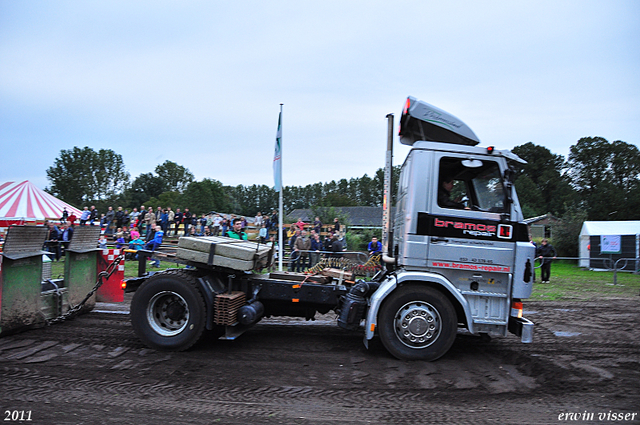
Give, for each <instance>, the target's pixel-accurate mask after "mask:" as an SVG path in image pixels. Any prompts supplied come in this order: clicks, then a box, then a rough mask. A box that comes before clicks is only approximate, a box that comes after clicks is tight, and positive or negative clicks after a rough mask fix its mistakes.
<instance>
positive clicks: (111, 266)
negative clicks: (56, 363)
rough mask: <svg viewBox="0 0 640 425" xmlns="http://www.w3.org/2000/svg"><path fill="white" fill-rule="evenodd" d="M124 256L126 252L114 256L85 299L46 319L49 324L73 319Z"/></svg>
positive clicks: (99, 274)
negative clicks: (62, 312) (59, 314)
mask: <svg viewBox="0 0 640 425" xmlns="http://www.w3.org/2000/svg"><path fill="white" fill-rule="evenodd" d="M123 258H124V254H120V255H118V256H117V257H116V258H114V260H113V261H112V262H111V264H109V266H108V267H107V268H106V270H103V271H101V272H100V273H98V280H97V282H96V284H95V285H94V286H93V289H91V291H89V293H88V294H87V295H86V296H85V297H84V299H83V300H82V301H80V303H78V304H77V305H75V306H73V307H71V308H70V309H69V311H67V312H66V313H65V314H63V315H61V316H58V317H55V318H53V319H47V320H46V324H47V326H48V325H53V324H54V323H59V322H64V321H65V320H67V319H72V318H73V317H74V316H75V315H76V314H78V312H79V311H80V310H82V307H84V304H85V303H86V302H87V300H88V299H89V298H91V296H92V295H93V294H95V293H96V291H97V290H98V289H99V288H100V287H101V286H102V284H103V283H104V281H105V280H107V279H109V278H110V277H111V275H112V274H113V272H115V271H116V270H117V269H118V265H119V264H120V262H121V261H122V259H123Z"/></svg>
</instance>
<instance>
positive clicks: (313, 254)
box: [45, 205, 377, 271]
mask: <svg viewBox="0 0 640 425" xmlns="http://www.w3.org/2000/svg"><path fill="white" fill-rule="evenodd" d="M76 222H77V223H76ZM46 225H47V226H48V227H49V235H48V237H47V243H46V244H45V248H46V249H47V250H49V252H51V253H52V256H53V258H54V259H55V260H59V259H60V256H61V254H62V252H63V250H64V247H65V244H68V242H69V241H70V240H71V238H72V237H73V230H74V227H75V226H77V225H80V226H97V225H99V226H101V229H102V232H101V236H100V240H99V243H98V245H99V247H101V248H106V247H107V246H115V247H116V248H129V249H132V250H136V251H137V250H140V249H143V248H145V249H148V250H151V251H154V250H156V249H157V248H158V247H159V246H160V244H162V242H163V240H164V238H165V237H170V236H172V235H173V236H174V237H175V236H179V234H180V235H182V236H227V237H231V238H235V239H241V240H247V239H248V234H247V227H248V226H249V222H248V221H247V219H246V218H245V217H243V216H236V215H235V214H220V213H215V212H210V213H208V214H201V215H200V216H198V215H197V214H194V213H192V212H191V211H190V210H189V208H185V209H184V211H182V210H181V209H180V208H177V209H176V210H175V211H174V210H173V209H172V208H171V207H167V208H162V207H156V209H155V210H154V209H153V208H152V207H148V208H147V207H145V206H144V205H143V206H141V207H140V209H138V208H133V209H132V210H131V211H129V210H128V209H124V208H123V207H117V209H115V210H114V208H113V207H111V206H110V207H108V209H107V211H106V213H103V214H99V213H98V210H97V209H96V207H95V206H93V205H92V206H91V207H84V208H83V211H82V214H81V215H80V217H79V218H78V217H76V216H75V215H73V214H71V215H69V214H68V213H67V211H66V209H65V210H64V211H63V216H62V217H61V219H60V224H59V225H58V224H56V223H53V222H47V223H46ZM252 226H253V228H255V229H258V234H257V238H258V240H259V241H260V243H263V244H264V243H270V244H273V243H275V241H274V239H275V238H274V236H273V234H274V232H277V229H278V214H277V211H276V210H273V211H272V213H271V215H267V214H264V215H263V214H262V213H260V212H259V213H258V214H257V215H256V216H255V218H254V219H253V223H252ZM322 229H323V224H322V222H321V221H320V218H319V217H316V218H315V220H314V221H313V222H311V223H305V222H304V221H303V220H302V219H301V218H300V219H299V220H298V221H297V222H296V223H293V224H291V225H289V228H288V229H286V227H285V229H284V230H285V231H283V235H284V238H285V240H284V241H283V242H284V244H285V246H287V247H288V248H289V250H290V258H289V260H290V261H289V270H290V271H304V270H306V269H307V268H311V267H313V266H315V265H316V264H317V263H318V262H319V261H320V259H321V258H322V256H329V257H334V258H336V257H341V256H342V253H343V252H344V251H346V250H347V244H346V240H345V238H344V234H343V233H341V232H340V230H341V229H340V221H339V219H338V218H335V219H334V221H333V223H332V225H331V226H329V227H328V228H327V231H326V232H323V231H322ZM323 233H324V235H323ZM374 246H375V245H374ZM369 251H370V253H371V251H377V249H375V248H374V249H372V248H371V246H370V247H369ZM128 256H129V258H131V259H137V254H132V253H130V254H128ZM152 265H157V263H154V264H152Z"/></svg>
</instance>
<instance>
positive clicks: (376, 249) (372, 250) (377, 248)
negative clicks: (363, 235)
mask: <svg viewBox="0 0 640 425" xmlns="http://www.w3.org/2000/svg"><path fill="white" fill-rule="evenodd" d="M367 251H369V257H371V256H374V255H378V254H380V253H381V252H382V244H381V243H380V242H378V238H376V237H375V236H374V237H372V238H371V242H369V245H368V246H367Z"/></svg>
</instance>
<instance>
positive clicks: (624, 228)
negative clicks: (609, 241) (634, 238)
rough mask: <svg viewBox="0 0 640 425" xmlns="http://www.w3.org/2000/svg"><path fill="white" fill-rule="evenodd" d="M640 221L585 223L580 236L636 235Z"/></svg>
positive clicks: (639, 229)
mask: <svg viewBox="0 0 640 425" xmlns="http://www.w3.org/2000/svg"><path fill="white" fill-rule="evenodd" d="M637 234H640V221H631V220H628V221H585V222H584V223H583V224H582V230H581V231H580V236H585V235H586V236H598V235H637Z"/></svg>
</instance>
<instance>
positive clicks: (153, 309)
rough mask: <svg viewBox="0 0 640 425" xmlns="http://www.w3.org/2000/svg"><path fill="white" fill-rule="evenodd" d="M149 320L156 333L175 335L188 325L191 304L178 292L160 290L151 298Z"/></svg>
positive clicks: (148, 312)
mask: <svg viewBox="0 0 640 425" xmlns="http://www.w3.org/2000/svg"><path fill="white" fill-rule="evenodd" d="M147 320H148V321H149V325H150V326H151V328H152V329H153V330H154V331H155V332H156V333H158V334H160V335H162V336H174V335H177V334H179V333H180V332H182V331H183V330H184V329H185V327H186V326H187V323H188V322H189V306H188V305H187V302H186V301H185V300H184V298H182V296H181V295H180V294H178V293H175V292H171V291H163V292H159V293H157V294H155V295H154V296H153V298H151V300H149V307H148V308H147Z"/></svg>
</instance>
